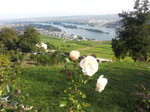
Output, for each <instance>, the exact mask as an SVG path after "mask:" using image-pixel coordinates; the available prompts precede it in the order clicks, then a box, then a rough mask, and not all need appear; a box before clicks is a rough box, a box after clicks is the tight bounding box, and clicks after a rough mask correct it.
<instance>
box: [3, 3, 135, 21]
mask: <svg viewBox="0 0 150 112" xmlns="http://www.w3.org/2000/svg"><path fill="white" fill-rule="evenodd" d="M133 4H134V0H0V19H2V18H3V19H5V18H29V17H50V16H72V15H103V14H117V13H119V12H122V10H132V7H133Z"/></svg>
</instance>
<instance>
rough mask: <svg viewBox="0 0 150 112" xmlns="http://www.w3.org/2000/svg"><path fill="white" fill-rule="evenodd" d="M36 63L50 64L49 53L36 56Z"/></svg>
mask: <svg viewBox="0 0 150 112" xmlns="http://www.w3.org/2000/svg"><path fill="white" fill-rule="evenodd" d="M37 64H38V65H43V66H46V65H51V57H50V56H49V55H39V56H38V57H37Z"/></svg>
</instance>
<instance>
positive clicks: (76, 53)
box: [70, 50, 80, 60]
mask: <svg viewBox="0 0 150 112" xmlns="http://www.w3.org/2000/svg"><path fill="white" fill-rule="evenodd" d="M79 57H80V53H79V51H75V50H73V51H71V53H70V58H71V59H72V60H77V59H79Z"/></svg>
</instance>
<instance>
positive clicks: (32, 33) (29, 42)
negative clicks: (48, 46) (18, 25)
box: [19, 27, 41, 52]
mask: <svg viewBox="0 0 150 112" xmlns="http://www.w3.org/2000/svg"><path fill="white" fill-rule="evenodd" d="M40 42H41V40H40V34H39V33H38V31H37V30H36V29H34V28H32V27H28V28H26V29H25V32H24V34H23V35H21V36H20V42H19V43H20V48H21V49H22V51H23V52H30V51H36V49H37V47H36V44H38V43H40Z"/></svg>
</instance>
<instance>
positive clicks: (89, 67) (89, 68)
mask: <svg viewBox="0 0 150 112" xmlns="http://www.w3.org/2000/svg"><path fill="white" fill-rule="evenodd" d="M80 67H81V68H82V72H83V73H84V75H88V76H92V75H93V74H95V73H96V72H97V71H98V62H97V60H96V58H94V57H93V56H87V57H86V58H85V59H82V61H81V62H80Z"/></svg>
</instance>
